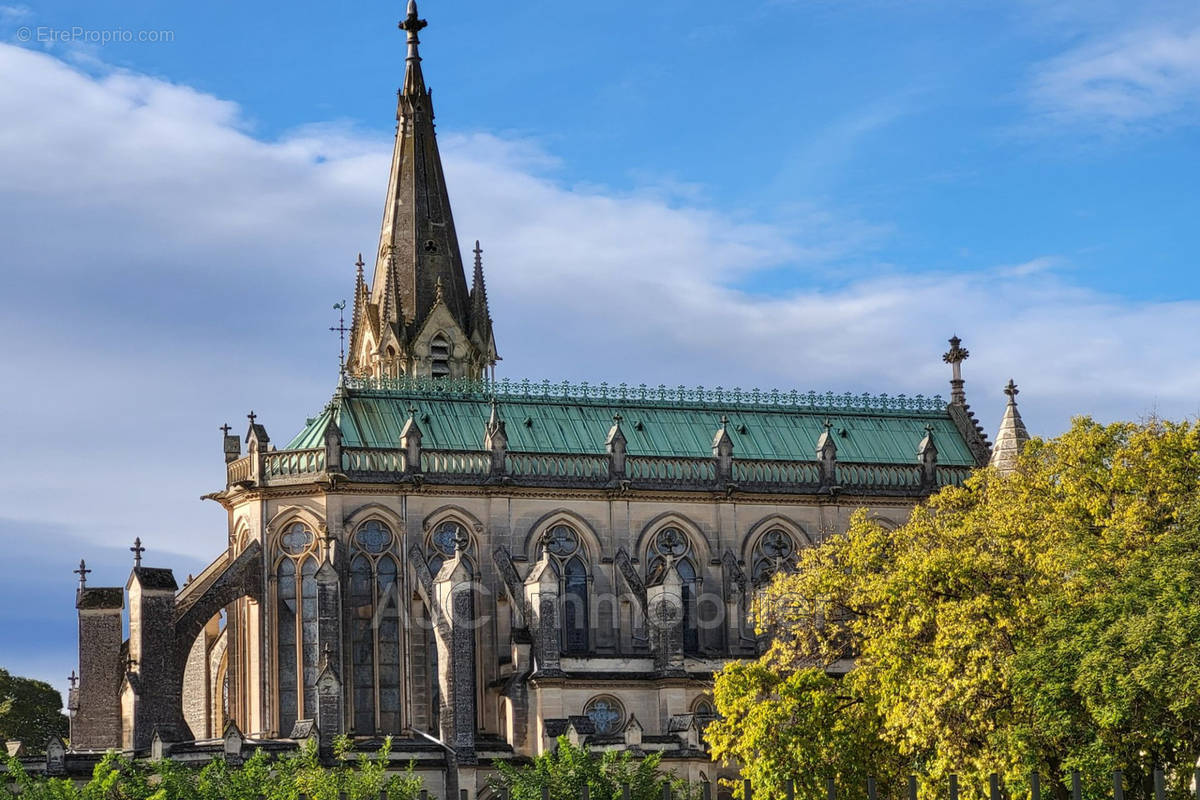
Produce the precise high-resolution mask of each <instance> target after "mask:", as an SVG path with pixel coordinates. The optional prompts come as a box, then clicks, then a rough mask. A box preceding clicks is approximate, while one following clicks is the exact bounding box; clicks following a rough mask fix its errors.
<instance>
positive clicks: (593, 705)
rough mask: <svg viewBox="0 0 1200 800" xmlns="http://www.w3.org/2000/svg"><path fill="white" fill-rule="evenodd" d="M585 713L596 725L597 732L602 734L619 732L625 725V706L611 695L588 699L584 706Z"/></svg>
mask: <svg viewBox="0 0 1200 800" xmlns="http://www.w3.org/2000/svg"><path fill="white" fill-rule="evenodd" d="M583 715H584V716H585V717H587V718H588V719H590V720H591V721H592V724H593V725H594V726H596V733H598V734H600V735H601V736H603V735H605V734H610V733H619V732H620V730H621V729H622V728H624V727H625V706H623V705H621V701H620V700H618V699H617V698H615V697H612V696H611V695H607V694H602V695H600V696H598V697H593V698H592V699H591V700H588V701H587V704H586V705H585V706H584V707H583Z"/></svg>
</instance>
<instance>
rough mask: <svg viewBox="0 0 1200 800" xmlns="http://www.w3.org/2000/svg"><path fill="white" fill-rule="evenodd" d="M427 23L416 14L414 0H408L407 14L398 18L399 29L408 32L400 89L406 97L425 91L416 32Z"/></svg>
mask: <svg viewBox="0 0 1200 800" xmlns="http://www.w3.org/2000/svg"><path fill="white" fill-rule="evenodd" d="M428 24H429V23H428V22H426V21H425V20H423V19H420V18H419V17H418V16H417V3H416V0H408V14H407V16H405V17H404V19H402V20H400V30H402V31H404V32H405V33H406V34H408V35H407V37H406V40H407V44H408V55H407V56H406V57H405V59H404V60H405V69H404V88H403V89H402V90H401V93H402V94H403V95H404V96H406V97H411V96H412V95H414V94H418V93H421V94H424V92H425V77H424V76H423V75H422V74H421V53H420V52H419V51H418V45H420V44H421V40H420V39H419V38H417V34H418V33H419V32H420V31H421V29H422V28H424V27H425V26H426V25H428Z"/></svg>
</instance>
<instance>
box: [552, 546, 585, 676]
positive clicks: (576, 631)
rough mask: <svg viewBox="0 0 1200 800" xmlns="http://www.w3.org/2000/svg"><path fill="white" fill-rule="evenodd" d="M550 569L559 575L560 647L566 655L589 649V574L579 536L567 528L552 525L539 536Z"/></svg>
mask: <svg viewBox="0 0 1200 800" xmlns="http://www.w3.org/2000/svg"><path fill="white" fill-rule="evenodd" d="M542 544H543V545H544V546H545V548H546V552H548V553H549V554H550V566H551V567H552V568H553V570H554V574H555V575H557V576H558V596H559V602H560V603H561V604H562V614H561V615H560V617H559V619H560V620H561V621H562V625H561V627H560V630H561V642H560V646H561V647H562V649H563V651H564V652H566V653H568V654H573V655H577V654H580V653H586V652H587V650H588V571H587V565H586V564H585V563H584V560H583V558H582V556H583V555H585V554H583V553H581V552H580V551H581V550H582V546H581V545H580V542H579V534H577V533H576V532H575V531H574V529H572V528H571V527H570V526H569V525H555V526H554V527H552V528H550V530H548V531H546V533H545V534H544V535H543V536H542Z"/></svg>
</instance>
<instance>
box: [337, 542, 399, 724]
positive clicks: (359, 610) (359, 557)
mask: <svg viewBox="0 0 1200 800" xmlns="http://www.w3.org/2000/svg"><path fill="white" fill-rule="evenodd" d="M392 542H393V539H392V532H391V531H390V530H389V529H388V527H387V526H386V525H384V524H383V523H382V522H379V521H377V520H370V521H368V522H366V523H364V524H363V525H362V527H360V528H359V529H358V530H357V531H356V532H355V535H354V552H355V554H356V555H355V556H354V557H353V559H352V560H351V562H350V592H349V602H350V614H351V619H352V623H351V657H352V671H351V675H352V679H353V691H352V699H353V703H354V714H353V717H354V729H355V732H356V733H359V734H365V735H370V734H373V733H396V732H398V731H399V728H400V625H399V612H398V610H397V603H398V602H399V598H398V597H397V596H396V595H395V593H396V577H397V572H398V569H397V565H396V561H395V559H394V558H393V557H392V555H391V554H390V553H389V552H387V551H389V550H390V548H391V546H392Z"/></svg>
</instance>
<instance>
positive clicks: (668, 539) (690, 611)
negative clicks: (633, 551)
mask: <svg viewBox="0 0 1200 800" xmlns="http://www.w3.org/2000/svg"><path fill="white" fill-rule="evenodd" d="M646 555H647V559H646V561H647V570H646V574H647V576H648V577H649V576H654V575H655V574H656V573H658V572H659V570H662V569H664V568H665V567H666V564H667V557H668V556H670V557H671V558H672V559H674V562H675V569H677V570H679V577H680V578H681V579H682V580H683V587H682V594H683V598H682V599H683V648H684V650H687V651H689V652H695V651H697V650H699V649H700V629H699V625H698V624H697V621H698V620H697V617H698V613H697V608H696V598H697V596H698V595H699V575H697V574H696V567H695V565H694V564H693V563H692V543H691V540H690V539H688V537H687V534H685V533H684V532H683V531H681V530H680V529H679V528H676V527H666V528H663V529H662V530H660V531H659V532H658V533H656V534H655V535H654V538H653V539H651V540H650V548H649V553H647V554H646Z"/></svg>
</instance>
